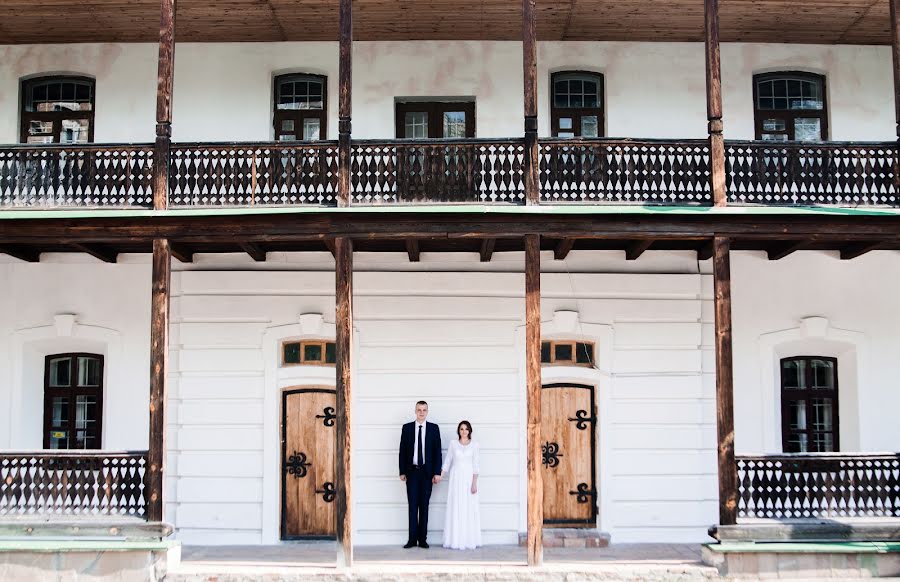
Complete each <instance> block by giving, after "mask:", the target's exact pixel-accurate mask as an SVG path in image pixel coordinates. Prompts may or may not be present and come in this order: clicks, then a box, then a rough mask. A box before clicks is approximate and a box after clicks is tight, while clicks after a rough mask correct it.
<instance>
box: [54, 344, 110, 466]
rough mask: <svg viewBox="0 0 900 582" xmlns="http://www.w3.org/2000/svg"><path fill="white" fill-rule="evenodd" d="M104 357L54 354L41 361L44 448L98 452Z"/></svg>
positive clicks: (101, 416) (101, 420) (101, 415)
mask: <svg viewBox="0 0 900 582" xmlns="http://www.w3.org/2000/svg"><path fill="white" fill-rule="evenodd" d="M102 422H103V356H100V355H97V354H79V353H75V354H54V355H52V356H47V357H46V358H45V360H44V448H45V449H99V448H100V447H101V442H100V439H101V435H102V431H101V429H102Z"/></svg>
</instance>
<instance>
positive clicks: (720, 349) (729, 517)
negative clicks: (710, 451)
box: [713, 236, 738, 525]
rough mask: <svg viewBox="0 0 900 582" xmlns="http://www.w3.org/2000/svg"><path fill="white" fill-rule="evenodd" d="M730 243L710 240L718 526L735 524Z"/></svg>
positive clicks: (735, 466)
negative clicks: (713, 309) (714, 326)
mask: <svg viewBox="0 0 900 582" xmlns="http://www.w3.org/2000/svg"><path fill="white" fill-rule="evenodd" d="M730 254H731V241H730V240H729V239H727V238H725V237H721V236H717V237H715V238H714V239H713V292H714V304H715V312H716V428H717V433H718V443H719V446H718V460H719V524H720V525H734V524H735V523H737V488H738V479H737V465H736V464H735V459H734V376H733V370H732V360H731V346H732V344H731V257H730Z"/></svg>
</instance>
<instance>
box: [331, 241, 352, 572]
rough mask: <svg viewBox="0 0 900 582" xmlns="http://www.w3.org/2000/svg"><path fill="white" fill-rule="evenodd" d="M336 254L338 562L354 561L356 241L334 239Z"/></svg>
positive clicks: (343, 564) (341, 564) (341, 565)
mask: <svg viewBox="0 0 900 582" xmlns="http://www.w3.org/2000/svg"><path fill="white" fill-rule="evenodd" d="M334 256H335V308H336V313H335V316H336V318H335V323H336V326H335V327H336V330H335V347H336V353H337V360H336V362H335V368H336V370H335V373H336V375H337V394H336V400H335V405H336V407H337V443H336V449H335V450H336V451H337V455H336V456H335V457H336V458H335V481H336V482H337V483H336V485H337V487H336V489H337V491H336V493H337V495H336V497H335V513H336V519H337V565H338V567H339V568H349V567H350V566H352V565H353V540H352V537H353V529H352V523H353V522H352V520H351V517H352V504H351V503H352V501H351V499H352V498H351V495H350V491H351V489H350V486H351V481H350V479H351V472H350V406H351V402H352V392H351V385H352V384H351V375H350V370H351V362H352V348H353V241H352V240H350V239H349V238H346V237H337V238H335V239H334Z"/></svg>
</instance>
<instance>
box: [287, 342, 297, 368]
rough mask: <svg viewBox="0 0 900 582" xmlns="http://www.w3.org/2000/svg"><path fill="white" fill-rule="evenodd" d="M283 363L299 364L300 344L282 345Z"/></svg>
mask: <svg viewBox="0 0 900 582" xmlns="http://www.w3.org/2000/svg"><path fill="white" fill-rule="evenodd" d="M284 363H285V364H299V363H300V344H298V343H291V344H284Z"/></svg>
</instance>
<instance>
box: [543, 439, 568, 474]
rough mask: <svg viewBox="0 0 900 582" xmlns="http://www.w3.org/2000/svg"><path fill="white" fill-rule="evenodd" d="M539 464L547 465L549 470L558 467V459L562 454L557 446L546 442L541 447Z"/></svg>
mask: <svg viewBox="0 0 900 582" xmlns="http://www.w3.org/2000/svg"><path fill="white" fill-rule="evenodd" d="M541 456H542V457H543V458H542V459H541V464H543V465H547V466H548V467H550V468H551V469H554V468H556V467H557V466H559V458H560V457H562V456H563V455H562V453H560V452H559V444H558V443H551V442H550V441H547V442H546V443H544V444H543V445H541Z"/></svg>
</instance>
